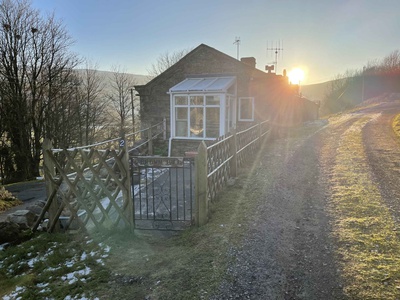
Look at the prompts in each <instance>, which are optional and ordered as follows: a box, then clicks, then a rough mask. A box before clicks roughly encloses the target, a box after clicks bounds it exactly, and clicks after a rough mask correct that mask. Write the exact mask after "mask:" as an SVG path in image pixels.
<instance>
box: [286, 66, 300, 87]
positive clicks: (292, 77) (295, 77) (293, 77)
mask: <svg viewBox="0 0 400 300" xmlns="http://www.w3.org/2000/svg"><path fill="white" fill-rule="evenodd" d="M288 76H289V82H290V83H291V84H300V83H301V82H303V81H304V71H303V70H302V69H300V68H295V69H293V70H291V71H290V72H289V74H288Z"/></svg>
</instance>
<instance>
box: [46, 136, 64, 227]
mask: <svg viewBox="0 0 400 300" xmlns="http://www.w3.org/2000/svg"><path fill="white" fill-rule="evenodd" d="M42 147H43V167H44V168H43V169H44V180H45V186H46V194H47V195H46V198H47V201H51V203H50V204H49V206H48V207H49V210H48V212H49V224H48V228H52V227H53V228H54V231H55V232H58V231H60V224H59V223H60V221H59V220H58V216H57V211H58V208H59V207H58V203H57V197H51V195H52V194H53V192H54V189H55V188H56V187H55V186H54V183H53V180H54V177H55V176H56V170H55V164H54V162H53V161H52V159H51V157H50V155H49V153H48V151H51V149H52V148H53V145H52V143H51V141H50V140H49V139H47V138H46V139H44V141H43V146H42ZM46 206H47V205H46ZM53 223H56V224H54V225H53Z"/></svg>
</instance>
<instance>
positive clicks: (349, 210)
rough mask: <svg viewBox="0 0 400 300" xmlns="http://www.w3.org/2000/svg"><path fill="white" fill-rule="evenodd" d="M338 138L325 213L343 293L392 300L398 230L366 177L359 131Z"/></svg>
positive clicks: (399, 271)
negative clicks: (334, 242)
mask: <svg viewBox="0 0 400 300" xmlns="http://www.w3.org/2000/svg"><path fill="white" fill-rule="evenodd" d="M369 120H370V119H369V118H368V117H365V118H362V119H360V120H359V121H357V122H355V123H354V124H353V125H352V126H351V127H350V128H349V129H348V130H347V131H346V133H345V134H344V135H343V137H342V140H341V141H340V147H339V148H338V151H337V156H336V165H335V167H334V168H333V172H332V177H331V183H332V190H333V201H332V205H331V212H332V214H333V216H334V219H335V220H336V222H335V224H334V234H335V235H336V237H337V240H338V242H339V244H338V254H339V257H340V260H341V261H342V274H343V276H344V279H345V282H346V286H345V292H346V293H347V294H348V295H349V297H350V298H351V299H397V298H398V296H399V294H400V241H399V233H400V231H399V230H398V228H396V225H395V223H394V222H393V220H392V217H391V214H390V212H389V210H388V208H387V207H386V206H385V204H384V203H383V201H382V199H381V195H380V192H379V189H378V187H377V186H376V184H375V183H374V182H373V179H372V178H371V176H370V173H369V169H368V164H367V161H366V158H365V153H364V149H363V144H362V136H361V129H362V127H363V126H364V125H365V124H366V123H367V122H368V121H369Z"/></svg>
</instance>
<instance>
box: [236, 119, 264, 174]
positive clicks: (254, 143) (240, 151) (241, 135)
mask: <svg viewBox="0 0 400 300" xmlns="http://www.w3.org/2000/svg"><path fill="white" fill-rule="evenodd" d="M236 143H237V164H238V167H242V166H243V165H244V164H245V163H246V162H248V161H249V160H251V159H252V158H254V154H255V153H257V151H258V149H259V145H260V127H259V125H258V124H257V125H254V126H252V127H250V128H248V129H245V130H243V131H240V132H238V133H237V134H236Z"/></svg>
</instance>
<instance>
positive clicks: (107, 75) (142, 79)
mask: <svg viewBox="0 0 400 300" xmlns="http://www.w3.org/2000/svg"><path fill="white" fill-rule="evenodd" d="M75 71H76V72H77V73H78V74H83V73H84V72H85V70H84V69H76V70H75ZM97 72H98V75H99V77H100V78H102V80H103V84H104V85H105V89H107V86H108V84H109V83H110V82H112V81H113V72H112V71H101V70H97ZM126 75H127V76H129V78H130V79H131V80H132V81H133V82H134V84H135V85H141V84H146V83H147V82H149V81H150V80H151V77H150V76H149V75H139V74H130V73H126Z"/></svg>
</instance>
